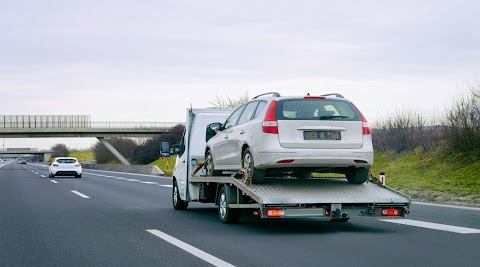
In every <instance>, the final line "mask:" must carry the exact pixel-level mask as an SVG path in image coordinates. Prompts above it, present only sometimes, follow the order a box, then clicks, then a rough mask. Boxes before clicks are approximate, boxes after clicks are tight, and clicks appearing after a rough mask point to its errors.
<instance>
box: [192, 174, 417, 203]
mask: <svg viewBox="0 0 480 267" xmlns="http://www.w3.org/2000/svg"><path fill="white" fill-rule="evenodd" d="M189 182H191V183H199V182H203V183H205V182H206V183H223V184H233V185H235V186H236V187H237V188H238V189H240V190H241V191H243V192H244V193H245V194H247V195H249V196H250V197H251V198H252V199H254V200H255V201H256V202H258V203H259V204H262V205H290V204H291V205H298V204H322V203H343V204H373V205H378V206H387V205H388V206H407V205H409V204H410V201H411V200H410V197H409V196H407V195H405V194H403V193H401V192H398V191H396V190H394V189H392V188H389V187H387V186H381V185H378V184H376V183H374V182H366V183H364V184H350V183H348V181H347V180H346V179H345V178H312V179H305V180H299V179H292V178H265V179H264V181H263V183H262V184H253V185H246V184H245V183H244V182H243V180H242V179H236V178H233V177H228V176H219V177H190V179H189Z"/></svg>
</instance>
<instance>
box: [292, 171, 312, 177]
mask: <svg viewBox="0 0 480 267" xmlns="http://www.w3.org/2000/svg"><path fill="white" fill-rule="evenodd" d="M293 174H294V175H295V177H297V179H309V178H311V177H312V172H311V171H306V170H295V171H294V172H293Z"/></svg>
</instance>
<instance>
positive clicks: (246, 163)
mask: <svg viewBox="0 0 480 267" xmlns="http://www.w3.org/2000/svg"><path fill="white" fill-rule="evenodd" d="M254 163H255V162H254V160H253V155H252V152H251V151H250V148H247V149H245V152H243V160H242V167H243V168H244V169H246V170H247V172H245V176H246V177H245V178H246V180H248V179H251V182H252V184H260V183H262V182H263V178H264V177H265V170H259V169H256V168H255V167H254V166H255V164H254Z"/></svg>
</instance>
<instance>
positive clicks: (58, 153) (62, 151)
mask: <svg viewBox="0 0 480 267" xmlns="http://www.w3.org/2000/svg"><path fill="white" fill-rule="evenodd" d="M51 149H52V151H53V153H52V157H68V155H70V150H69V149H68V147H67V146H66V145H65V144H56V145H54V146H52V148H51Z"/></svg>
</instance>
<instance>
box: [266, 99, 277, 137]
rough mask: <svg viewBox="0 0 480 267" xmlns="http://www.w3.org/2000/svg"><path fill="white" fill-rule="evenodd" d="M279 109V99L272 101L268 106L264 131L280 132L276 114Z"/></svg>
mask: <svg viewBox="0 0 480 267" xmlns="http://www.w3.org/2000/svg"><path fill="white" fill-rule="evenodd" d="M276 109H277V101H275V100H274V101H272V102H271V103H270V106H268V109H267V113H266V114H265V118H264V119H263V123H262V130H263V132H264V133H270V134H278V122H277V117H276V115H275V112H276Z"/></svg>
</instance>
